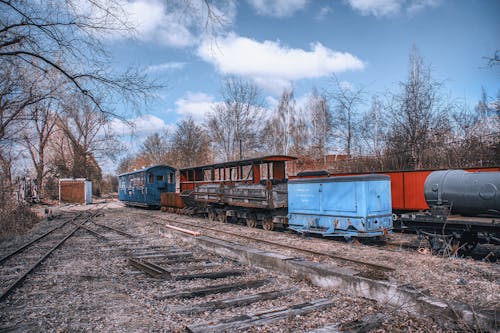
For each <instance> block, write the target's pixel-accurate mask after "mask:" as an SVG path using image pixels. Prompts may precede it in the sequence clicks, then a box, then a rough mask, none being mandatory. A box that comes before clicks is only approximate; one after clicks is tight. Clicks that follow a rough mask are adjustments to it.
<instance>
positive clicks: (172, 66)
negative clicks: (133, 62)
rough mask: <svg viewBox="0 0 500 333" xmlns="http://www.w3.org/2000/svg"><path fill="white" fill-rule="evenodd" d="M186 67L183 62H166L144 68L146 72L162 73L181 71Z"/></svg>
mask: <svg viewBox="0 0 500 333" xmlns="http://www.w3.org/2000/svg"><path fill="white" fill-rule="evenodd" d="M185 66H186V63H185V62H174V61H173V62H166V63H163V64H158V65H151V66H148V67H147V68H146V71H148V72H163V71H171V70H178V69H183V68H184V67H185Z"/></svg>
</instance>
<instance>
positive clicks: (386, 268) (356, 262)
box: [144, 214, 394, 272]
mask: <svg viewBox="0 0 500 333" xmlns="http://www.w3.org/2000/svg"><path fill="white" fill-rule="evenodd" d="M144 215H146V216H148V217H151V215H148V214H144ZM155 218H158V219H161V220H162V221H165V222H168V223H172V224H180V225H183V226H187V227H191V228H200V229H203V230H207V231H210V232H211V234H210V237H212V238H217V237H218V235H220V234H224V235H227V236H230V237H233V238H234V237H236V238H239V239H244V240H247V241H251V242H254V243H256V244H267V245H270V246H273V247H277V248H281V249H287V250H292V251H297V252H300V253H305V254H308V255H312V256H316V257H326V258H330V259H333V260H336V261H342V262H347V263H349V264H354V265H361V266H365V267H369V268H371V269H374V270H379V271H383V272H391V271H394V268H393V267H389V266H385V265H381V264H376V263H372V262H368V261H363V260H358V259H354V258H349V257H346V256H341V255H338V254H333V253H325V252H318V251H314V250H310V249H306V248H304V247H297V246H293V245H289V244H284V243H281V242H277V241H272V240H267V239H264V238H262V237H253V236H250V235H242V234H238V233H235V232H231V231H226V230H221V229H220V228H214V227H208V226H204V225H200V224H199V223H188V222H184V221H178V220H173V219H168V218H164V217H158V216H155ZM152 222H154V223H157V224H159V225H162V223H160V222H156V221H152ZM214 223H215V222H214ZM222 225H225V224H222ZM244 230H245V232H246V233H247V234H248V233H249V232H248V230H251V229H248V228H246V227H245V229H244Z"/></svg>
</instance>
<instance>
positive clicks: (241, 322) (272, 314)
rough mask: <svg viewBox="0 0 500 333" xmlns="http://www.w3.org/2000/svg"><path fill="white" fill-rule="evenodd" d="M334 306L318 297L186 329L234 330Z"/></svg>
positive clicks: (194, 332) (195, 332)
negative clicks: (313, 299) (310, 300)
mask: <svg viewBox="0 0 500 333" xmlns="http://www.w3.org/2000/svg"><path fill="white" fill-rule="evenodd" d="M333 306H335V302H333V301H331V300H329V299H319V300H316V301H312V302H306V303H301V304H296V305H292V306H289V307H283V308H276V309H270V310H266V311H264V312H260V313H254V314H249V315H240V316H236V317H232V318H229V319H223V320H221V321H219V322H213V321H209V322H204V323H200V324H194V325H188V326H187V327H186V329H187V330H188V332H191V333H208V332H226V331H228V332H236V331H238V330H243V329H247V328H250V327H254V326H258V325H264V324H270V323H272V322H275V321H278V320H283V319H287V318H289V317H293V316H297V315H305V314H307V313H310V312H313V311H319V310H323V309H326V308H330V307H333Z"/></svg>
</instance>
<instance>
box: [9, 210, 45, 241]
mask: <svg viewBox="0 0 500 333" xmlns="http://www.w3.org/2000/svg"><path fill="white" fill-rule="evenodd" d="M38 221H39V218H38V216H36V214H35V213H34V212H33V211H31V209H30V208H29V207H28V206H18V205H16V204H13V205H9V204H5V203H4V204H1V206H0V239H2V238H7V237H11V236H15V235H20V234H23V233H25V232H26V231H27V230H29V229H31V228H32V227H33V226H34V225H35V224H36V223H37V222H38Z"/></svg>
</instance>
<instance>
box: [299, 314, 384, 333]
mask: <svg viewBox="0 0 500 333" xmlns="http://www.w3.org/2000/svg"><path fill="white" fill-rule="evenodd" d="M383 321H384V315H383V314H381V313H377V314H369V315H366V316H363V317H361V318H360V319H357V320H353V321H350V322H348V323H345V324H328V325H326V326H323V327H320V328H316V329H313V330H311V331H308V332H307V333H341V332H352V333H366V332H369V331H371V330H374V329H377V328H379V327H380V325H381V324H382V322H383Z"/></svg>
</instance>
